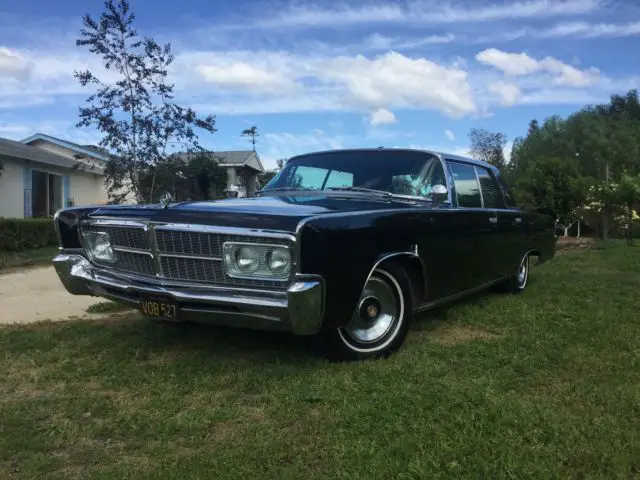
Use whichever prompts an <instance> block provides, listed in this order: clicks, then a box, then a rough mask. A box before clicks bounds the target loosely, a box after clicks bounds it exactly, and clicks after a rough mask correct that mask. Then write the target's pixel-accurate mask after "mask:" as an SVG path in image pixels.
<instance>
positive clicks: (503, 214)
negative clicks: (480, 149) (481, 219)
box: [492, 170, 526, 275]
mask: <svg viewBox="0 0 640 480" xmlns="http://www.w3.org/2000/svg"><path fill="white" fill-rule="evenodd" d="M492 174H493V177H494V178H495V181H496V183H497V184H498V188H499V189H500V194H501V196H502V203H503V206H502V209H501V210H499V211H498V229H499V231H500V235H501V236H502V237H503V242H504V249H505V256H504V262H503V273H504V275H512V274H513V273H514V272H515V271H516V269H517V267H518V265H519V264H520V260H521V259H522V258H521V257H522V255H523V254H524V252H523V251H521V250H522V246H523V245H524V244H525V243H526V242H525V234H526V232H525V230H526V227H525V221H524V216H523V214H522V211H521V210H520V209H519V208H518V207H517V206H516V202H515V200H514V199H513V196H512V195H511V192H510V191H509V187H507V184H506V183H505V181H504V179H503V178H502V177H501V175H500V172H498V171H497V170H493V171H492Z"/></svg>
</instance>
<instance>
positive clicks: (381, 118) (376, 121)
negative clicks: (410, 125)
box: [369, 108, 397, 127]
mask: <svg viewBox="0 0 640 480" xmlns="http://www.w3.org/2000/svg"><path fill="white" fill-rule="evenodd" d="M369 123H370V124H371V125H372V126H374V127H375V126H376V125H387V124H390V123H397V120H396V116H395V115H394V114H393V112H390V111H389V110H387V109H386V108H379V109H378V110H376V111H375V112H373V113H372V114H371V119H370V120H369Z"/></svg>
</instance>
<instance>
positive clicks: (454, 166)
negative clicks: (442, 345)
mask: <svg viewBox="0 0 640 480" xmlns="http://www.w3.org/2000/svg"><path fill="white" fill-rule="evenodd" d="M448 164H449V169H450V172H451V177H452V180H453V185H454V190H455V196H456V199H457V208H456V209H455V213H454V214H455V219H456V224H457V226H458V242H457V243H458V245H457V246H458V251H459V254H460V256H461V260H463V261H464V263H463V264H462V265H461V264H460V262H459V263H458V265H460V267H461V268H460V271H459V272H458V273H459V275H460V283H459V289H460V290H469V289H471V288H475V287H478V286H481V285H484V284H485V283H488V282H490V281H492V280H494V279H495V278H496V277H497V276H498V275H499V274H498V271H499V268H498V266H497V265H496V263H495V260H494V257H495V255H496V251H495V243H496V237H497V223H498V215H497V211H496V209H494V208H485V206H484V202H483V197H482V190H481V188H480V181H479V179H478V175H477V172H476V168H475V166H474V165H472V164H468V163H462V162H456V161H450V162H449V163H448Z"/></svg>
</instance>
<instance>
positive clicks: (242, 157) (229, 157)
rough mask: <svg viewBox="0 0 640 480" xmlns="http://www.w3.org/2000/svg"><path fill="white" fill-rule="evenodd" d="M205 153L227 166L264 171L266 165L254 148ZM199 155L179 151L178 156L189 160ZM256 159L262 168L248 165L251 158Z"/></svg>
mask: <svg viewBox="0 0 640 480" xmlns="http://www.w3.org/2000/svg"><path fill="white" fill-rule="evenodd" d="M203 153H204V154H205V155H211V156H212V157H215V159H216V160H218V163H219V164H220V165H224V166H225V167H249V168H253V169H254V170H256V171H260V172H264V167H263V166H262V162H261V161H260V157H259V156H258V153H257V152H254V151H253V150H229V151H224V152H212V151H209V152H203ZM196 155H198V153H186V152H180V153H177V154H176V156H178V157H179V158H181V159H182V160H189V159H190V158H193V157H194V156H196ZM254 158H255V159H256V161H257V163H258V165H259V166H260V168H259V169H258V168H255V167H254V166H253V165H248V163H249V162H251V160H253V159H254Z"/></svg>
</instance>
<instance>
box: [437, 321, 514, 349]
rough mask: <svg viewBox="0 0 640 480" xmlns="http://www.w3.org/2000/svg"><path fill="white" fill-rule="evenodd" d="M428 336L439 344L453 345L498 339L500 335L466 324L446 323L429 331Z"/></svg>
mask: <svg viewBox="0 0 640 480" xmlns="http://www.w3.org/2000/svg"><path fill="white" fill-rule="evenodd" d="M429 338H431V339H432V340H433V341H434V342H436V343H439V344H440V345H446V346H453V345H460V344H463V343H470V342H474V341H476V340H487V341H488V340H498V339H499V338H501V337H500V335H498V334H496V333H492V332H488V331H486V330H483V329H481V328H478V327H471V326H468V325H447V326H445V327H444V328H439V329H437V330H434V331H431V332H429Z"/></svg>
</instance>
